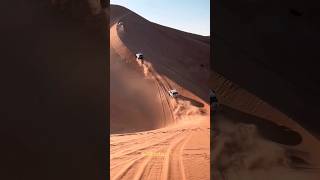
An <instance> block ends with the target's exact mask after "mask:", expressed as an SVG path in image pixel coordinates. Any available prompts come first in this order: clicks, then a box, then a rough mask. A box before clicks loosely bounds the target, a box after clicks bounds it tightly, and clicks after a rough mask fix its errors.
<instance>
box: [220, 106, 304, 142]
mask: <svg viewBox="0 0 320 180" xmlns="http://www.w3.org/2000/svg"><path fill="white" fill-rule="evenodd" d="M218 113H221V114H223V116H225V117H227V118H228V119H230V120H231V121H233V122H235V123H245V124H254V125H256V127H257V128H258V131H259V133H260V135H261V136H262V137H264V138H266V139H268V140H271V141H274V142H277V143H280V144H284V145H290V146H295V145H298V144H300V143H301V142H302V137H301V135H300V134H299V133H298V132H296V131H294V130H291V129H289V128H287V127H285V126H279V125H277V124H276V123H273V122H271V121H270V120H267V119H263V118H260V117H256V116H253V115H250V114H247V113H244V112H241V111H238V110H236V109H233V108H231V107H228V106H225V105H220V107H219V112H218ZM214 121H216V119H215V120H214ZM214 123H216V122H214Z"/></svg>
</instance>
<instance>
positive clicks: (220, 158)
mask: <svg viewBox="0 0 320 180" xmlns="http://www.w3.org/2000/svg"><path fill="white" fill-rule="evenodd" d="M215 40H219V38H218V37H217V38H216V39H215ZM223 48H224V51H225V52H228V53H227V54H229V55H230V54H232V52H233V51H232V48H234V47H232V46H231V45H229V44H227V43H225V46H224V47H223ZM219 50H222V49H219ZM220 58H221V57H220ZM225 58H226V59H228V58H229V57H226V56H225ZM231 60H232V58H229V59H228V60H226V61H222V60H220V61H219V63H217V64H219V65H221V64H223V63H224V67H225V69H223V68H221V66H219V67H220V68H219V67H215V68H213V69H215V70H219V71H221V72H222V73H223V74H220V73H217V72H215V71H213V70H212V71H211V75H210V83H209V85H210V87H211V88H212V89H214V90H215V91H216V94H217V97H218V99H219V102H220V108H219V111H218V112H217V114H216V115H215V116H214V117H212V118H213V119H212V121H213V122H214V124H213V127H214V130H213V131H212V132H211V141H212V151H211V158H212V165H211V168H212V169H211V172H212V179H218V180H224V179H228V180H242V179H245V180H256V179H262V180H278V179H279V180H280V179H281V180H282V179H290V180H303V179H308V180H316V179H320V170H319V165H320V163H319V162H320V156H319V152H320V142H319V139H317V138H316V137H315V136H314V134H313V133H311V132H310V131H308V130H307V129H305V128H304V126H303V125H302V124H300V122H303V121H311V120H309V119H295V118H293V117H294V116H292V114H289V113H288V114H286V113H284V112H282V111H280V110H279V109H278V108H276V107H275V106H272V105H271V103H270V102H274V98H275V97H272V96H271V94H272V93H265V94H266V95H268V96H269V97H268V98H264V99H262V98H261V97H259V96H257V95H256V94H254V93H253V92H255V90H257V89H259V87H258V85H257V84H254V83H252V84H251V85H250V87H251V90H250V91H249V90H247V89H245V88H244V87H242V86H240V85H239V84H237V83H236V82H235V81H237V82H243V81H246V79H248V78H249V79H253V80H252V81H259V80H261V81H263V82H273V83H270V84H273V86H272V87H271V88H265V91H267V89H268V90H269V89H272V91H274V92H276V91H278V93H280V94H285V93H287V94H290V95H291V93H292V90H290V89H284V88H283V86H284V84H285V82H280V81H281V78H280V77H277V76H275V75H274V74H273V73H272V72H269V71H267V70H265V69H263V68H261V67H259V66H258V65H257V63H253V62H250V61H249V60H248V59H247V58H245V57H241V56H239V57H237V60H236V63H235V64H237V65H238V66H237V67H234V66H231ZM234 61H235V60H234ZM228 65H229V66H230V67H229V69H228V68H227V67H228ZM232 68H234V69H232ZM237 69H238V70H237ZM239 69H241V71H243V70H245V69H248V71H251V72H252V71H254V72H255V73H254V75H255V76H254V77H253V76H251V77H249V76H248V75H247V74H243V73H239V72H240V70H239ZM231 70H233V71H232V72H233V73H229V72H230V71H231ZM237 73H238V74H237ZM224 74H228V77H229V78H226V77H225V76H224ZM230 74H233V75H230ZM278 82H280V83H278ZM296 99H297V98H291V99H288V101H283V104H286V105H287V106H290V102H291V103H292V104H293V106H294V104H295V103H296ZM289 100H290V101H289ZM302 110H303V109H301V110H300V111H302ZM290 115H291V116H290Z"/></svg>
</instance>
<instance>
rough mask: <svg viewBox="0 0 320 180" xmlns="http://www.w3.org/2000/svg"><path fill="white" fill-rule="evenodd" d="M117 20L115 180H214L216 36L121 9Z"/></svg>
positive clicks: (113, 40)
mask: <svg viewBox="0 0 320 180" xmlns="http://www.w3.org/2000/svg"><path fill="white" fill-rule="evenodd" d="M110 21H111V24H110V45H111V52H112V53H111V62H110V63H111V64H110V65H111V73H112V74H111V81H110V82H111V92H110V93H111V94H110V96H111V113H112V114H111V122H110V123H111V132H113V134H111V137H110V141H111V144H110V145H111V147H110V152H111V154H110V158H111V159H110V165H111V167H110V170H111V179H209V176H210V172H209V168H210V153H209V152H210V149H209V148H210V147H209V145H210V144H209V142H210V134H209V132H210V129H209V128H210V122H209V107H208V103H207V102H206V101H207V98H208V97H207V88H206V81H207V79H208V75H209V74H208V73H209V71H208V64H209V50H210V49H209V44H208V37H202V36H198V35H194V34H189V33H184V32H181V31H178V30H174V29H170V28H167V27H163V26H160V25H157V24H154V23H151V22H149V21H147V20H145V19H144V18H142V17H140V16H139V15H137V14H135V13H133V12H132V11H129V10H128V9H125V8H123V7H120V6H111V18H110ZM118 22H122V24H123V25H117V23H118ZM138 51H142V52H143V53H144V55H145V57H146V58H145V61H144V63H141V62H138V61H137V60H135V55H134V54H135V53H136V52H138ZM120 84H121V85H120ZM173 88H174V89H177V90H178V91H179V93H180V96H179V97H178V98H177V99H174V98H171V97H170V96H169V95H168V93H167V91H168V90H169V89H173ZM123 94H125V95H123ZM124 112H126V114H124Z"/></svg>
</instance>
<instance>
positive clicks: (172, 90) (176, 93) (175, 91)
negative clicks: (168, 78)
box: [168, 89, 179, 98]
mask: <svg viewBox="0 0 320 180" xmlns="http://www.w3.org/2000/svg"><path fill="white" fill-rule="evenodd" d="M168 93H169V96H171V97H173V98H176V97H178V95H179V93H178V91H177V90H175V89H171V90H169V91H168Z"/></svg>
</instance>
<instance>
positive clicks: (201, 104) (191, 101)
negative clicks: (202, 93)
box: [178, 95, 204, 108]
mask: <svg viewBox="0 0 320 180" xmlns="http://www.w3.org/2000/svg"><path fill="white" fill-rule="evenodd" d="M178 98H179V99H181V100H184V101H190V103H191V105H193V106H197V107H200V108H202V107H204V104H203V103H201V102H199V101H196V100H194V99H191V98H188V97H185V96H182V95H179V96H178Z"/></svg>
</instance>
